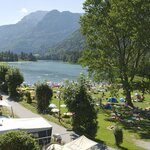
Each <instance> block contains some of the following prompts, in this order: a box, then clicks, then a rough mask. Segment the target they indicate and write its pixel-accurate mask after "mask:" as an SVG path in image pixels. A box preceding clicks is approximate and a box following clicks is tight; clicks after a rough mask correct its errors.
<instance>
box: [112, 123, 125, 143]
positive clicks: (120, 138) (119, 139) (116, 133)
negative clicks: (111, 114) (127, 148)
mask: <svg viewBox="0 0 150 150" xmlns="http://www.w3.org/2000/svg"><path fill="white" fill-rule="evenodd" d="M114 136H115V141H116V145H117V146H119V145H120V144H121V143H123V131H122V129H121V128H120V127H118V126H116V127H115V128H114Z"/></svg>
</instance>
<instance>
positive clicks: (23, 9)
mask: <svg viewBox="0 0 150 150" xmlns="http://www.w3.org/2000/svg"><path fill="white" fill-rule="evenodd" d="M20 11H21V12H22V13H24V14H27V13H28V10H27V9H26V8H22V9H21V10H20Z"/></svg>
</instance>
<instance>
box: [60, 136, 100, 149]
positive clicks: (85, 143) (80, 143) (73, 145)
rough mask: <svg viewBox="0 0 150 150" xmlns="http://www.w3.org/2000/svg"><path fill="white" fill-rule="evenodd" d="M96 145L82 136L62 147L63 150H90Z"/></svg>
mask: <svg viewBox="0 0 150 150" xmlns="http://www.w3.org/2000/svg"><path fill="white" fill-rule="evenodd" d="M97 144H98V143H96V142H94V141H92V140H90V139H88V138H87V137H85V136H84V135H83V136H80V137H79V138H77V139H76V140H74V141H72V142H70V143H67V144H65V145H64V146H63V150H91V149H95V148H94V147H95V146H96V145H97Z"/></svg>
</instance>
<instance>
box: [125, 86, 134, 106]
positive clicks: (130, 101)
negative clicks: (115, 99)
mask: <svg viewBox="0 0 150 150" xmlns="http://www.w3.org/2000/svg"><path fill="white" fill-rule="evenodd" d="M124 90H125V94H126V100H127V104H128V105H129V106H131V107H134V106H133V103H132V99H131V92H130V90H129V89H124Z"/></svg>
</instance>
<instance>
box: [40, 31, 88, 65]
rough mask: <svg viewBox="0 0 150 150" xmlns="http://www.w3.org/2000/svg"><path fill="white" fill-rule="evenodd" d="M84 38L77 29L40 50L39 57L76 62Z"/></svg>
mask: <svg viewBox="0 0 150 150" xmlns="http://www.w3.org/2000/svg"><path fill="white" fill-rule="evenodd" d="M85 46H86V43H85V38H84V37H83V36H82V35H81V33H80V31H79V29H78V30H76V31H75V32H73V33H72V34H71V35H69V36H68V37H67V38H66V39H65V40H63V41H61V42H59V43H57V44H56V45H53V46H51V47H50V48H48V49H46V50H45V51H40V52H39V54H40V57H39V58H40V59H51V60H63V61H69V62H73V63H76V62H77V61H78V59H79V58H80V56H81V51H82V50H83V49H84V48H85Z"/></svg>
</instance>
